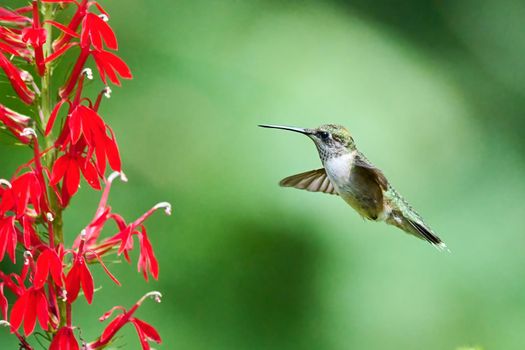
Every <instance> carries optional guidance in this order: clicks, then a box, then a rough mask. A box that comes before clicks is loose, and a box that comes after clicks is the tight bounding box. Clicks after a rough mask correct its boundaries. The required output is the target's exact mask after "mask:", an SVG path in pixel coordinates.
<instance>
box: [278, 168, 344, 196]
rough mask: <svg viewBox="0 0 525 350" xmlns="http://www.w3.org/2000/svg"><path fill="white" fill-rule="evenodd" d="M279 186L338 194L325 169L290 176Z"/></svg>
mask: <svg viewBox="0 0 525 350" xmlns="http://www.w3.org/2000/svg"><path fill="white" fill-rule="evenodd" d="M279 185H280V186H283V187H295V188H298V189H300V190H307V191H310V192H324V193H328V194H337V192H336V191H335V188H334V186H333V185H332V183H331V182H330V180H329V179H328V176H327V175H326V172H325V170H324V168H321V169H317V170H311V171H307V172H305V173H300V174H297V175H292V176H289V177H287V178H285V179H282V180H281V181H280V182H279Z"/></svg>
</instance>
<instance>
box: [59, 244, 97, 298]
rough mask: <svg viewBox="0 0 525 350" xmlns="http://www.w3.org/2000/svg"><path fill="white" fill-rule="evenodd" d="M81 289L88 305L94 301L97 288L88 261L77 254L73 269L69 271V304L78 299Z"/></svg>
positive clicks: (67, 284)
mask: <svg viewBox="0 0 525 350" xmlns="http://www.w3.org/2000/svg"><path fill="white" fill-rule="evenodd" d="M80 287H82V290H83V291H84V295H85V296H86V300H87V302H88V304H91V302H92V301H93V292H94V290H95V287H94V285H93V276H91V272H89V269H88V268H87V264H86V259H85V258H84V256H83V255H82V254H76V257H75V260H74V261H73V267H72V268H71V270H69V273H68V274H67V277H66V290H67V299H68V302H69V303H72V302H74V301H75V300H76V299H77V296H78V292H79V291H80Z"/></svg>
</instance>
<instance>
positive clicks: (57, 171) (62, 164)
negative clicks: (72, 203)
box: [50, 155, 69, 186]
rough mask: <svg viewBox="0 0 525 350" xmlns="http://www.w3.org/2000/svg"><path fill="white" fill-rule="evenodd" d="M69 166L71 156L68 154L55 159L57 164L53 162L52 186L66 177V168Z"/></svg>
mask: <svg viewBox="0 0 525 350" xmlns="http://www.w3.org/2000/svg"><path fill="white" fill-rule="evenodd" d="M68 166H69V157H68V156H67V155H63V156H62V157H60V158H58V159H57V160H56V161H55V164H53V169H52V170H51V179H50V184H51V186H54V185H56V184H57V183H59V182H60V180H62V178H63V177H64V175H65V173H66V170H67V168H68Z"/></svg>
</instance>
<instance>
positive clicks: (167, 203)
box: [153, 202, 171, 215]
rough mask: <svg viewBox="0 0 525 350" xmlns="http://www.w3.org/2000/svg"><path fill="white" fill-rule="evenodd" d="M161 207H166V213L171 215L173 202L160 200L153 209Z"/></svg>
mask: <svg viewBox="0 0 525 350" xmlns="http://www.w3.org/2000/svg"><path fill="white" fill-rule="evenodd" d="M161 208H164V212H165V213H166V215H171V204H170V203H169V202H160V203H157V204H155V206H154V207H153V209H155V210H157V209H161Z"/></svg>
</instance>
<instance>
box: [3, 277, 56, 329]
mask: <svg viewBox="0 0 525 350" xmlns="http://www.w3.org/2000/svg"><path fill="white" fill-rule="evenodd" d="M48 312H49V310H48V307H47V300H46V294H45V292H44V290H43V289H42V288H40V289H36V288H34V287H31V288H29V289H26V290H25V291H24V293H23V294H22V295H21V296H20V297H19V298H18V300H17V301H16V302H15V304H14V305H13V308H12V310H11V319H10V321H11V327H12V329H13V330H15V331H16V330H18V328H19V327H20V325H21V324H22V320H23V321H24V333H25V334H26V335H30V334H31V333H33V330H34V329H35V324H36V319H37V318H38V323H40V326H41V327H42V329H44V330H47V323H48V321H49V314H48Z"/></svg>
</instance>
